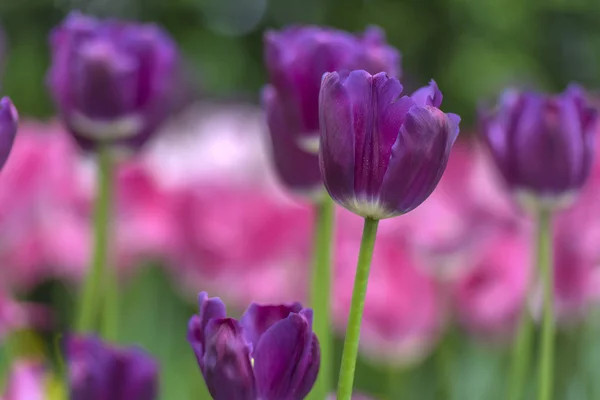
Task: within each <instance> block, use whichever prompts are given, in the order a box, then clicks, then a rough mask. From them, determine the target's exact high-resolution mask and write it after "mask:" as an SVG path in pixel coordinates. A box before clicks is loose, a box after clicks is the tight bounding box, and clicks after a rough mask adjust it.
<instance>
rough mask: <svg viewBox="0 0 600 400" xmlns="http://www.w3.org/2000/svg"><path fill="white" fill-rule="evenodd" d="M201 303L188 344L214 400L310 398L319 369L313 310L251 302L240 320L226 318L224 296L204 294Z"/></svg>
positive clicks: (190, 327)
mask: <svg viewBox="0 0 600 400" xmlns="http://www.w3.org/2000/svg"><path fill="white" fill-rule="evenodd" d="M198 303H199V307H200V312H199V314H197V315H194V316H193V317H192V318H191V319H190V322H189V326H188V341H189V342H190V345H191V346H192V349H193V350H194V353H195V355H196V359H197V360H198V365H199V366H200V370H201V371H202V375H203V376H204V380H205V381H206V386H207V387H208V390H209V392H210V394H211V396H212V397H213V398H214V399H215V400H258V399H260V400H300V399H303V398H304V397H306V395H308V393H309V392H310V390H311V389H312V386H313V384H314V383H315V380H316V379H317V375H318V372H319V365H320V351H319V341H318V340H317V337H316V336H315V334H314V333H313V332H312V310H310V309H307V308H302V306H301V305H300V304H299V303H293V304H282V305H274V306H261V305H258V304H251V305H250V307H248V310H247V311H246V312H245V313H244V315H243V316H242V318H241V319H240V321H237V320H235V319H233V318H227V317H226V310H225V304H223V302H222V301H221V299H219V298H209V297H208V295H207V294H206V292H202V293H200V295H199V297H198Z"/></svg>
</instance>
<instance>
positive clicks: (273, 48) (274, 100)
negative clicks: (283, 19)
mask: <svg viewBox="0 0 600 400" xmlns="http://www.w3.org/2000/svg"><path fill="white" fill-rule="evenodd" d="M265 64H266V67H267V70H268V72H269V82H270V84H269V85H267V86H266V87H265V89H264V91H263V104H264V107H265V108H266V111H267V120H268V124H269V130H270V134H271V141H272V147H273V149H272V151H273V156H274V161H275V168H276V170H277V172H278V173H279V176H280V178H281V180H282V182H283V183H284V184H285V185H286V186H287V187H289V188H291V189H292V190H294V191H297V192H301V193H307V192H308V193H309V194H313V192H314V191H318V192H319V193H320V192H322V181H321V177H320V174H319V172H318V159H317V156H316V153H317V152H318V145H319V107H318V101H319V88H320V84H321V78H322V76H323V73H325V72H333V71H338V70H353V69H359V68H360V69H365V70H367V71H369V72H372V73H377V72H380V71H385V72H388V73H389V74H390V75H393V76H399V74H400V54H399V53H398V51H397V50H396V49H394V48H393V47H391V46H389V45H388V44H387V43H386V41H385V35H384V33H383V31H382V30H381V29H379V28H376V27H369V28H368V29H367V30H366V31H365V33H364V34H362V35H353V34H351V33H348V32H344V31H339V30H335V29H330V28H322V27H317V26H304V27H299V26H294V27H291V28H288V29H285V30H283V31H281V32H275V31H270V32H267V33H266V35H265Z"/></svg>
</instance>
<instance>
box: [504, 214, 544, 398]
mask: <svg viewBox="0 0 600 400" xmlns="http://www.w3.org/2000/svg"><path fill="white" fill-rule="evenodd" d="M544 214H545V213H544ZM548 219H549V218H548V217H546V216H544V217H542V215H541V214H540V215H539V216H538V219H537V231H536V258H535V265H536V266H537V268H538V269H539V270H540V272H541V269H542V267H541V265H542V263H544V262H547V261H545V258H547V257H548V255H547V252H548V251H547V249H546V248H545V246H549V244H546V243H545V241H546V240H549V239H548V238H549V237H550V236H549V235H550V234H551V232H550V231H549V226H546V225H548V221H547V220H548ZM534 274H535V268H533V269H532V274H531V275H532V276H530V277H529V284H528V286H527V292H526V293H525V302H524V305H523V308H522V309H521V315H520V318H519V325H518V328H517V336H516V338H515V341H514V343H513V349H512V355H511V366H510V376H509V381H508V394H507V397H506V398H507V400H520V399H521V398H522V397H523V392H524V390H525V384H526V379H525V378H526V377H527V372H528V370H529V364H530V359H531V346H532V343H533V334H534V329H533V328H534V326H533V319H532V318H531V315H530V314H529V297H530V296H531V290H532V289H533V285H532V283H533V282H535V279H534Z"/></svg>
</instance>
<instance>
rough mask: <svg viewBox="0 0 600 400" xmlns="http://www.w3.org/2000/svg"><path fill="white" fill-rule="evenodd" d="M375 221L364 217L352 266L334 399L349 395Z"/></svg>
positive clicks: (346, 398)
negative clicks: (348, 309) (358, 245)
mask: <svg viewBox="0 0 600 400" xmlns="http://www.w3.org/2000/svg"><path fill="white" fill-rule="evenodd" d="M378 224H379V221H378V220H375V219H371V218H365V225H364V229H363V234H362V241H361V244H360V253H359V254H358V265H357V267H356V277H355V278H354V290H353V292H352V303H351V305H350V315H349V316H348V326H347V328H346V339H345V340H344V350H343V352H342V364H341V366H340V377H339V381H338V388H337V400H350V399H351V397H352V387H353V385H354V370H355V368H356V359H357V357H358V341H359V339H360V325H361V321H362V314H363V309H364V307H365V295H366V293H367V283H368V281H369V270H370V269H371V259H372V258H373V248H374V246H375V237H376V236H377V226H378Z"/></svg>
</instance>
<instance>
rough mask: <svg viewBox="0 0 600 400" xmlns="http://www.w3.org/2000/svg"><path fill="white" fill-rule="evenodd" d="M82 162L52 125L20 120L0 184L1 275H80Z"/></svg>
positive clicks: (24, 280)
mask: <svg viewBox="0 0 600 400" xmlns="http://www.w3.org/2000/svg"><path fill="white" fill-rule="evenodd" d="M79 167H80V164H79V158H78V154H77V152H76V149H75V147H74V145H73V144H72V143H71V139H70V137H69V136H68V135H67V134H66V133H65V132H64V131H62V130H61V128H60V127H59V126H58V125H56V124H54V123H50V124H42V123H36V122H23V123H22V124H21V125H20V127H19V135H18V136H17V138H16V140H15V144H14V147H13V151H12V154H11V157H10V159H9V161H8V162H7V164H6V165H5V168H4V170H3V171H2V184H1V185H0V265H1V267H0V277H1V280H2V282H3V283H4V284H6V285H16V286H18V287H25V288H26V287H31V286H33V285H36V284H37V283H39V282H40V281H42V280H44V279H45V278H49V277H61V278H68V279H71V278H75V279H78V278H79V277H80V276H81V274H82V272H83V269H84V268H85V264H86V262H87V260H88V253H89V246H88V243H89V241H88V235H89V229H88V219H87V215H86V214H85V213H83V212H81V211H82V210H81V209H80V207H79V204H78V202H79V199H78V196H79V189H80V186H79V178H80V175H79V174H80V169H79Z"/></svg>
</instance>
